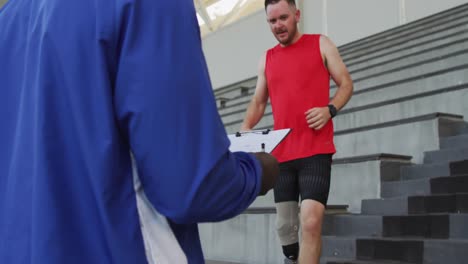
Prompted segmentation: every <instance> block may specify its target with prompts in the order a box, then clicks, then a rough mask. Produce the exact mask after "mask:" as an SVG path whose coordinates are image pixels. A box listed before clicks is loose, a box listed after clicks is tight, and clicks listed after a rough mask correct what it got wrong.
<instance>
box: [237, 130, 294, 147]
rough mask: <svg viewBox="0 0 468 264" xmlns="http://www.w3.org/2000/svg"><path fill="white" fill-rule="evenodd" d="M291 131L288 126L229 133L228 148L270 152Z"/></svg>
mask: <svg viewBox="0 0 468 264" xmlns="http://www.w3.org/2000/svg"><path fill="white" fill-rule="evenodd" d="M290 131H291V129H290V128H285V129H279V130H270V129H262V130H251V131H245V132H237V133H235V134H229V135H228V138H229V140H230V141H231V146H230V147H229V150H230V151H232V152H235V151H244V152H267V153H271V152H272V151H273V150H274V149H275V148H276V147H277V146H278V145H279V144H280V143H281V141H283V140H284V138H286V136H287V135H288V134H289V132H290Z"/></svg>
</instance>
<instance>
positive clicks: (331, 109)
mask: <svg viewBox="0 0 468 264" xmlns="http://www.w3.org/2000/svg"><path fill="white" fill-rule="evenodd" d="M328 110H329V111H330V116H331V118H334V117H335V116H336V113H338V110H336V107H335V106H334V105H332V104H329V105H328Z"/></svg>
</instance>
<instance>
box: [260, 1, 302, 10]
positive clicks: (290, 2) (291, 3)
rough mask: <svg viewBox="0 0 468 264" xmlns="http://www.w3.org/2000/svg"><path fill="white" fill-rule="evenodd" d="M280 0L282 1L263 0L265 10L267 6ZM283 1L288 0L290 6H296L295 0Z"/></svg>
mask: <svg viewBox="0 0 468 264" xmlns="http://www.w3.org/2000/svg"><path fill="white" fill-rule="evenodd" d="M281 1H283V0H265V10H266V8H267V6H269V5H273V4H276V3H278V2H281ZM284 1H286V2H288V4H289V5H290V6H294V7H295V6H296V1H295V0H284Z"/></svg>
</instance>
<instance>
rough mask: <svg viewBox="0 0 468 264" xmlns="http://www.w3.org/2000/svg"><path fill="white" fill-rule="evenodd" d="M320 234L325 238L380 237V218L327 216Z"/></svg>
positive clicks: (369, 216) (375, 216)
mask: <svg viewBox="0 0 468 264" xmlns="http://www.w3.org/2000/svg"><path fill="white" fill-rule="evenodd" d="M322 234H323V235H325V236H366V237H374V236H380V235H382V216H379V215H353V214H347V215H327V216H325V219H324V221H323V225H322Z"/></svg>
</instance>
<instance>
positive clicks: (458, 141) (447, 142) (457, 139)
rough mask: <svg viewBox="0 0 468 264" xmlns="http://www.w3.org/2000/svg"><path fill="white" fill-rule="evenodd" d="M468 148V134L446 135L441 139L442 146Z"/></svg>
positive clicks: (443, 147)
mask: <svg viewBox="0 0 468 264" xmlns="http://www.w3.org/2000/svg"><path fill="white" fill-rule="evenodd" d="M460 147H462V148H468V134H466V135H458V136H452V137H446V138H441V139H440V148H441V150H442V149H454V148H460Z"/></svg>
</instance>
